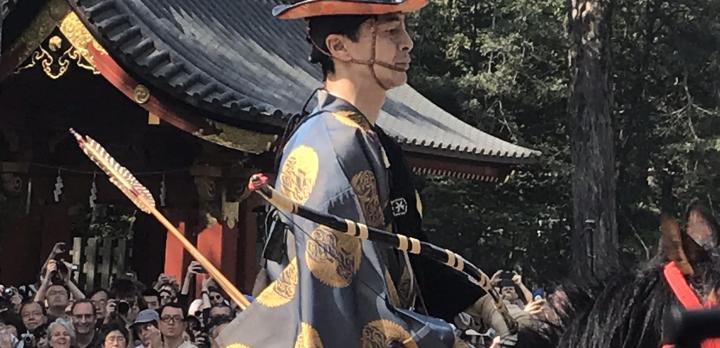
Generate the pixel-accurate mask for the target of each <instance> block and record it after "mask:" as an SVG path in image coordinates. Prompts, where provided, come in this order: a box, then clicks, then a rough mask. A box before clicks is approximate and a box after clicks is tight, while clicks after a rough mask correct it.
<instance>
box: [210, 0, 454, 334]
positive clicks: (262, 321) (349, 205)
mask: <svg viewBox="0 0 720 348" xmlns="http://www.w3.org/2000/svg"><path fill="white" fill-rule="evenodd" d="M426 2H427V1H426V0H355V1H350V0H346V1H339V0H336V1H332V0H305V1H300V2H296V3H294V4H291V5H280V6H277V7H276V8H275V9H273V14H274V15H275V16H276V17H277V18H279V19H283V20H293V19H304V20H306V21H307V24H308V35H307V41H308V42H309V46H308V47H309V48H310V51H311V54H310V59H311V61H312V62H314V63H318V64H320V68H321V70H322V73H323V77H324V79H323V86H322V88H320V89H319V90H318V91H316V95H315V98H314V99H313V98H311V99H310V100H309V104H308V105H310V103H311V104H312V105H313V106H314V108H313V110H312V111H311V112H308V113H305V112H303V113H302V114H301V115H302V116H301V117H300V118H296V119H294V120H293V121H292V122H290V124H289V126H288V131H287V132H286V136H285V137H284V138H285V139H284V140H283V141H282V142H281V143H284V147H283V148H282V149H281V151H280V152H279V161H278V163H277V165H278V171H277V173H278V178H277V181H276V184H275V187H276V188H277V189H278V190H279V191H280V192H281V193H282V194H283V195H286V196H288V197H289V198H290V199H292V200H293V201H295V202H297V203H300V204H304V205H306V206H308V207H311V208H313V209H316V210H318V211H320V212H323V213H329V214H334V215H337V216H340V217H342V218H345V219H349V220H353V221H359V222H361V223H363V224H365V225H369V226H372V227H375V228H380V229H384V230H386V231H388V232H398V231H399V230H401V229H400V228H399V227H398V220H399V219H401V218H402V216H401V215H402V214H399V213H401V212H397V211H393V209H392V205H391V201H393V200H397V199H402V200H403V201H404V203H406V206H408V207H410V209H406V210H408V211H412V212H413V214H415V215H418V218H419V214H420V213H419V202H417V201H416V192H415V190H414V188H412V187H411V181H412V180H411V171H410V170H409V169H408V168H407V165H406V163H405V159H404V157H403V156H402V153H401V151H400V150H399V146H398V145H397V144H396V143H395V142H394V141H393V140H392V139H391V138H390V137H389V136H387V135H386V134H385V132H384V131H383V130H382V128H381V127H380V126H378V125H377V121H378V118H379V117H380V113H381V108H382V107H383V104H384V102H385V95H386V93H387V92H388V91H389V90H391V89H393V88H396V87H399V86H402V85H404V84H405V83H406V81H407V71H408V69H409V68H410V63H411V58H410V52H411V50H412V48H413V42H412V40H411V38H410V36H409V35H408V32H407V31H406V29H405V14H406V13H410V12H414V11H417V10H419V9H420V8H422V7H423V6H424V5H425V4H426ZM398 183H403V184H404V185H405V186H402V187H403V189H402V190H398V187H400V185H399V184H398ZM402 213H404V212H402ZM275 223H282V224H283V225H284V226H287V229H289V230H290V232H291V233H287V234H283V236H285V235H287V237H288V239H289V240H288V241H287V242H286V244H285V245H284V246H283V247H281V248H282V249H283V250H282V252H279V253H273V254H274V255H279V256H278V257H274V258H273V259H269V261H268V262H267V265H266V267H267V269H266V270H267V272H265V273H267V275H268V278H269V280H270V281H272V283H271V284H270V285H269V286H267V287H266V288H265V289H264V290H263V291H262V292H260V293H259V295H258V296H256V298H255V301H254V302H253V304H252V305H251V306H250V307H248V308H247V309H246V310H245V311H243V312H242V313H240V315H239V316H238V318H236V319H235V320H234V321H233V322H232V323H231V324H229V325H228V326H227V327H226V328H225V329H224V330H222V332H221V333H220V335H219V336H218V339H217V342H218V343H219V344H220V345H221V346H227V345H231V344H238V345H239V346H241V347H242V346H249V347H292V346H298V344H301V345H300V346H303V347H306V346H308V347H309V346H316V347H320V346H322V347H349V348H353V347H388V346H392V347H417V346H421V347H451V346H453V343H454V341H455V338H454V336H453V330H452V327H451V326H450V325H449V324H447V323H446V322H445V321H443V320H439V319H435V318H432V317H430V316H426V315H422V314H418V313H417V312H415V311H413V310H412V309H414V308H419V307H422V303H421V302H422V301H421V300H420V297H419V291H418V283H417V279H416V277H415V271H414V270H413V268H412V265H411V263H410V260H409V257H408V255H407V254H405V253H403V252H398V251H395V250H389V249H386V248H384V247H380V246H377V245H375V244H374V243H371V242H363V241H361V240H360V239H358V238H355V237H352V236H348V235H343V234H339V233H335V232H333V231H332V230H331V229H329V228H325V227H322V226H320V225H318V224H315V223H312V222H310V221H308V220H304V219H301V218H294V217H292V216H288V215H280V214H278V215H277V216H276V219H275ZM276 226H277V225H276ZM273 233H275V232H273ZM403 233H409V232H403Z"/></svg>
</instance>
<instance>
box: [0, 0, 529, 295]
mask: <svg viewBox="0 0 720 348" xmlns="http://www.w3.org/2000/svg"><path fill="white" fill-rule="evenodd" d="M277 2H278V1H277V0H242V1H229V0H214V1H195V0H35V1H23V0H20V1H18V0H0V47H1V48H2V49H1V50H0V284H27V283H30V282H33V281H35V277H36V276H37V270H38V269H39V267H40V265H41V264H42V262H43V261H44V259H43V258H44V257H46V255H47V254H48V252H49V251H50V249H51V248H52V246H53V244H54V243H55V242H57V241H66V242H67V243H72V238H73V237H78V236H82V235H87V233H88V229H90V230H93V231H105V232H104V233H106V234H105V235H106V236H108V237H107V238H111V235H112V234H113V233H114V234H115V235H114V237H113V238H116V239H118V238H119V239H121V240H123V241H122V243H125V242H128V241H125V240H124V239H128V240H129V241H131V244H132V248H131V250H132V251H131V252H132V255H131V256H130V255H120V256H117V255H116V256H113V258H115V259H114V261H113V262H116V263H117V262H119V263H120V264H122V265H123V266H122V267H121V268H125V269H128V270H129V269H131V270H134V271H135V272H137V275H138V277H139V278H140V280H142V281H144V282H146V283H150V282H152V280H153V279H154V278H155V277H156V276H157V274H158V273H160V272H166V273H170V274H174V275H176V277H178V279H181V276H182V275H183V273H184V269H185V267H186V265H187V263H188V262H189V261H190V260H189V256H188V255H187V254H186V253H184V252H183V250H182V248H181V247H180V245H179V244H178V243H177V241H175V240H174V239H172V238H169V237H167V234H166V233H165V231H164V230H163V229H162V227H161V226H160V224H159V223H157V222H156V221H155V220H154V219H153V218H152V217H150V216H146V215H144V214H143V213H141V212H135V211H134V209H133V206H132V203H130V202H129V201H128V200H126V199H125V197H123V196H122V194H121V193H120V192H119V191H118V190H117V189H115V188H114V187H113V186H112V185H111V184H109V183H108V182H107V180H106V178H105V176H104V175H103V174H101V173H97V169H96V168H95V167H94V165H93V164H92V163H90V162H89V161H88V160H87V158H86V157H85V156H84V155H83V154H82V153H81V152H80V151H79V149H78V147H77V145H76V143H75V142H74V140H73V139H72V137H71V136H70V134H69V133H68V128H70V127H72V128H74V129H76V130H78V131H79V132H81V133H83V134H87V135H89V136H91V137H93V138H94V139H96V140H97V141H98V142H100V143H101V144H103V145H104V146H105V147H106V149H107V150H108V151H109V152H110V153H111V154H112V155H113V156H114V157H115V158H116V159H117V160H118V161H119V162H120V163H122V164H123V165H125V166H126V167H127V168H129V169H130V170H131V171H133V172H134V173H136V176H137V177H138V179H139V180H140V181H141V182H142V183H143V184H144V185H145V186H147V187H148V188H149V189H150V190H151V191H152V193H153V194H154V196H155V199H156V201H157V202H158V206H159V207H160V208H161V211H162V212H163V213H164V214H166V215H167V216H168V217H169V218H170V220H171V221H172V222H173V223H175V224H176V225H177V226H179V227H180V229H181V230H182V231H183V232H184V233H185V234H186V236H187V237H188V238H189V239H190V240H192V241H193V242H194V243H196V245H197V246H198V247H199V249H200V250H201V251H202V252H203V253H205V255H206V256H208V257H209V258H210V259H211V260H213V262H215V263H216V264H217V265H218V266H220V267H221V269H222V271H223V272H224V273H225V274H226V275H227V276H228V278H229V279H231V280H232V281H234V282H235V283H236V284H238V286H239V288H240V289H241V290H243V291H249V290H250V289H251V288H252V283H253V279H254V276H255V272H256V267H257V250H258V245H260V243H261V242H262V241H261V240H260V239H261V238H262V233H259V228H261V226H262V221H263V219H264V217H263V209H262V202H260V201H259V200H258V199H256V198H255V197H254V196H250V195H248V194H247V193H246V192H245V190H244V187H245V184H246V182H247V178H248V177H249V175H250V174H252V173H254V172H257V171H264V172H271V171H272V170H273V156H274V154H273V153H272V152H273V144H274V142H275V141H276V139H277V138H278V136H279V135H280V134H281V133H282V131H283V129H284V126H285V124H286V122H287V121H288V119H289V118H290V116H292V115H293V114H295V113H298V112H299V111H300V110H301V109H302V106H303V103H304V102H305V100H306V98H307V97H308V96H309V95H310V94H311V92H312V91H313V90H314V89H315V88H317V87H319V86H320V85H321V83H320V80H321V73H320V70H319V67H317V66H315V65H312V64H310V63H309V62H308V60H307V55H308V51H309V49H308V47H307V43H306V42H305V40H304V35H305V28H304V24H303V23H302V22H301V21H297V22H282V21H278V20H275V19H273V18H272V16H271V15H270V9H271V8H272V7H273V6H274V5H275V4H276V3H277ZM378 123H379V124H380V125H381V126H382V127H384V129H386V131H387V132H388V133H389V134H391V135H392V136H394V137H395V138H396V139H397V140H398V141H399V142H400V143H401V145H402V146H403V147H404V149H405V150H406V152H407V155H408V158H409V160H410V164H411V166H412V167H413V169H414V170H415V171H416V172H417V173H418V174H431V175H447V176H453V177H461V178H469V179H475V180H483V181H487V182H496V181H499V180H503V178H505V177H506V176H507V175H508V173H509V172H510V171H511V170H512V167H513V166H515V165H519V164H524V163H530V162H533V161H535V160H536V158H537V156H538V155H539V153H538V152H537V151H534V150H531V149H527V148H524V147H521V146H517V145H514V144H511V143H508V142H506V141H503V140H501V139H498V138H496V137H493V136H491V135H489V134H487V133H484V132H482V131H480V130H478V129H475V128H473V127H471V126H470V125H468V124H466V123H464V122H462V121H460V120H459V119H457V118H455V117H454V116H452V115H450V114H449V113H447V112H445V111H444V110H442V109H441V108H439V107H438V106H436V105H435V104H433V103H432V102H430V101H429V100H427V99H426V98H424V97H423V96H422V95H420V94H419V93H418V92H416V91H415V90H414V89H413V88H412V87H410V86H404V87H402V88H398V89H396V90H393V91H391V92H390V93H389V96H388V98H387V102H386V105H385V107H384V109H383V113H382V115H381V117H380V119H379V120H378ZM101 209H104V210H103V211H104V213H102V214H101V213H98V210H101ZM108 211H110V212H108ZM103 214H105V215H112V214H116V215H118V216H123V217H124V218H125V220H123V221H125V222H127V221H132V224H131V228H129V229H131V230H132V231H133V232H132V234H131V235H128V236H125V235H123V229H124V228H125V227H123V226H129V225H128V224H129V223H126V224H125V225H123V221H120V220H122V219H115V220H113V219H110V218H109V217H108V216H105V220H103V219H101V218H99V217H98V216H102V215H103ZM99 221H100V222H99ZM93 223H94V225H93V226H92V227H91V228H89V227H88V224H93ZM113 224H115V225H113ZM113 226H114V227H113ZM118 226H120V227H118ZM118 231H119V232H118ZM130 239H131V240H130ZM83 240H85V239H83ZM123 245H125V244H123ZM103 248H106V249H108V250H110V249H112V248H114V246H113V245H110V244H108V243H106V245H105V246H104V247H103ZM73 257H78V256H73ZM80 266H81V267H82V270H83V271H85V272H89V271H92V270H89V269H88V268H87V266H83V265H82V264H81V265H80ZM116 270H118V269H116ZM123 271H124V270H123ZM95 285H97V283H96V284H95Z"/></svg>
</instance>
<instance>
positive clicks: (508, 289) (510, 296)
mask: <svg viewBox="0 0 720 348" xmlns="http://www.w3.org/2000/svg"><path fill="white" fill-rule="evenodd" d="M501 292H502V297H503V300H506V301H515V300H517V299H518V296H517V292H516V291H515V287H512V286H505V287H503V288H502V289H501Z"/></svg>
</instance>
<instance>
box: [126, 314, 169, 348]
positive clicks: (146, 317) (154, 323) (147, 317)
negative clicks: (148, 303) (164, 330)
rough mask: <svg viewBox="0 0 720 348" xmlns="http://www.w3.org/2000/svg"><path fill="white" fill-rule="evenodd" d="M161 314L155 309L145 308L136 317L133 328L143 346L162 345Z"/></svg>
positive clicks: (152, 347)
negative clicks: (159, 327)
mask: <svg viewBox="0 0 720 348" xmlns="http://www.w3.org/2000/svg"><path fill="white" fill-rule="evenodd" d="M159 321H160V315H158V312H157V311H156V310H154V309H143V310H142V311H140V313H138V315H137V317H135V321H134V322H133V324H132V326H131V329H132V330H133V331H134V332H135V337H137V338H139V339H140V342H141V343H142V347H145V348H147V347H151V348H160V347H161V346H162V336H161V334H160V329H158V322H159Z"/></svg>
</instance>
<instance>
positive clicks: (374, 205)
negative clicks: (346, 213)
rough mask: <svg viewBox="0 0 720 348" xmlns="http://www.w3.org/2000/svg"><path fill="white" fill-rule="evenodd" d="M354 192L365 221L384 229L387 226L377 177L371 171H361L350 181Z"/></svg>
mask: <svg viewBox="0 0 720 348" xmlns="http://www.w3.org/2000/svg"><path fill="white" fill-rule="evenodd" d="M350 185H352V188H353V191H354V192H355V195H356V196H357V198H358V200H359V201H360V207H361V208H362V211H363V215H364V216H365V221H366V222H367V224H368V225H369V226H372V227H378V228H380V227H382V226H383V225H385V222H384V221H385V218H384V217H383V212H382V209H380V197H379V196H378V191H377V182H376V181H375V175H374V174H373V173H372V171H370V170H361V171H360V172H358V173H357V174H355V175H353V177H352V179H351V180H350Z"/></svg>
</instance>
